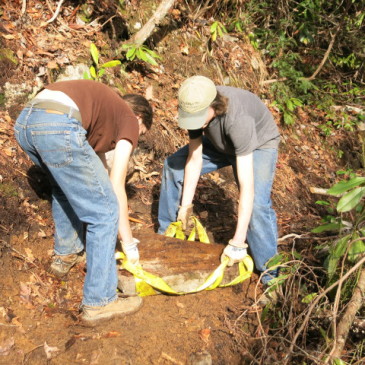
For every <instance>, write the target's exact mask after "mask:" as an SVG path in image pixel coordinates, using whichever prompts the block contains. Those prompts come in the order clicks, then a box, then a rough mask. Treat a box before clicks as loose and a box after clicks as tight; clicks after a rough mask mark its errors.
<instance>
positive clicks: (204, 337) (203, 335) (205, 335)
mask: <svg viewBox="0 0 365 365" xmlns="http://www.w3.org/2000/svg"><path fill="white" fill-rule="evenodd" d="M199 336H200V338H201V339H202V340H203V341H204V342H205V343H206V344H207V343H208V342H209V338H210V328H204V329H202V330H201V331H200V332H199Z"/></svg>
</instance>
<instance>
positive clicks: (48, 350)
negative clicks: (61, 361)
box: [44, 342, 60, 360]
mask: <svg viewBox="0 0 365 365" xmlns="http://www.w3.org/2000/svg"><path fill="white" fill-rule="evenodd" d="M58 351H60V350H59V348H58V347H51V346H48V345H47V342H44V352H45V353H46V356H47V359H48V360H49V359H51V358H52V353H53V352H58Z"/></svg>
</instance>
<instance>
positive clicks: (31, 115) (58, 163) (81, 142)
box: [14, 107, 119, 306]
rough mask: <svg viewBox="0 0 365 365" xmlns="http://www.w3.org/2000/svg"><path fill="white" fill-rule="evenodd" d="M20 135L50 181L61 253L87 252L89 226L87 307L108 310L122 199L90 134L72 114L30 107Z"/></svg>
mask: <svg viewBox="0 0 365 365" xmlns="http://www.w3.org/2000/svg"><path fill="white" fill-rule="evenodd" d="M14 131H15V136H16V139H17V142H18V143H19V145H20V146H21V147H22V149H23V150H24V151H25V152H26V153H27V154H28V155H29V157H30V158H31V160H32V161H33V162H34V163H35V164H36V165H38V166H40V167H41V168H42V169H43V170H44V171H45V172H46V173H47V174H48V176H49V178H50V182H51V185H52V215H53V219H54V223H55V253H56V254H57V255H69V254H74V253H78V252H80V251H82V250H83V248H84V244H83V235H84V234H83V232H84V225H85V226H86V243H87V244H86V256H87V273H86V277H85V282H84V290H83V300H82V304H84V305H90V306H102V305H106V304H108V303H110V302H112V301H114V300H116V297H117V295H116V288H117V281H118V279H117V266H116V261H115V245H116V239H117V232H118V220H119V208H118V200H117V198H116V195H115V193H114V190H113V187H112V184H111V182H110V179H109V177H108V174H107V172H106V170H105V168H104V166H103V164H102V162H101V160H100V159H99V157H98V156H97V155H96V153H95V151H94V150H93V149H92V147H91V146H90V145H89V143H88V142H87V139H86V130H85V129H84V128H83V127H82V125H81V123H80V122H79V121H78V120H76V119H75V118H72V114H71V113H70V114H55V113H50V112H47V111H46V110H43V109H38V108H35V107H30V108H28V107H27V108H25V109H24V110H23V111H22V112H21V114H20V115H19V117H18V119H17V121H16V124H15V127H14Z"/></svg>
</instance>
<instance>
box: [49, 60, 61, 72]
mask: <svg viewBox="0 0 365 365" xmlns="http://www.w3.org/2000/svg"><path fill="white" fill-rule="evenodd" d="M47 68H49V69H51V70H54V69H58V64H57V62H56V61H49V62H48V63H47Z"/></svg>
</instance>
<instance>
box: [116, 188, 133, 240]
mask: <svg viewBox="0 0 365 365" xmlns="http://www.w3.org/2000/svg"><path fill="white" fill-rule="evenodd" d="M117 197H118V203H119V225H118V238H119V239H120V240H121V241H122V242H125V243H130V242H132V240H133V235H132V230H131V227H130V224H129V215H128V202H127V196H126V193H125V192H119V194H117Z"/></svg>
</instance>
